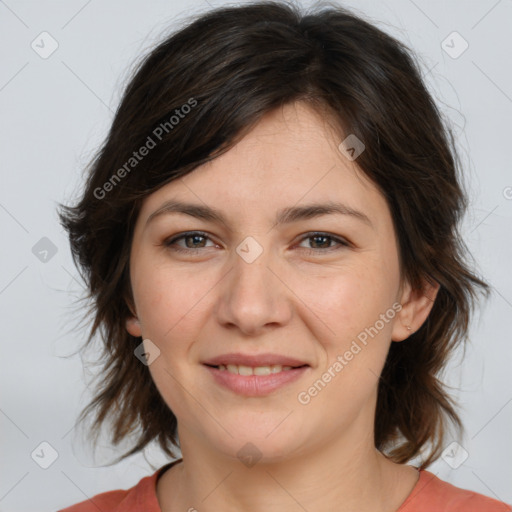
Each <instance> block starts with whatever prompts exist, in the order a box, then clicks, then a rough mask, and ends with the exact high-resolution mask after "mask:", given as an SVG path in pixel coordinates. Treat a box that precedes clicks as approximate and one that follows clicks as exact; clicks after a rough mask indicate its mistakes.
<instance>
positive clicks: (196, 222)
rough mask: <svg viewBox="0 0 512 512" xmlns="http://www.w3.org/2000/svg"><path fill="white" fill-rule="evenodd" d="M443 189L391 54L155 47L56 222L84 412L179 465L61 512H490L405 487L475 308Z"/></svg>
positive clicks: (438, 431) (380, 46) (284, 34)
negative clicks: (73, 266)
mask: <svg viewBox="0 0 512 512" xmlns="http://www.w3.org/2000/svg"><path fill="white" fill-rule="evenodd" d="M459 181H460V177H459V165H458V160H457V154H456V150H455V146H454V144H453V139H452V136H451V132H450V130H449V129H448V128H447V127H446V126H445V125H444V124H443V121H442V119H441V116H440V114H439V111H438V110H437V107H436V106H435V104H434V102H433V101H432V99H431V97H430V95H429V94H428V92H427V90H426V88H425V86H424V84H423V83H422V80H421V74H420V71H419V68H418V67H417V64H416V63H415V60H414V58H413V57H412V54H411V52H410V51H409V50H408V49H407V48H405V47H404V46H403V45H402V44H401V43H400V42H398V41H396V40H395V39H393V38H391V37H390V36H388V35H386V34H385V33H383V32H381V31H380V30H378V29H377V28H375V27H374V26H373V25H371V24H369V23H367V22H366V21H364V20H362V19H361V18H360V17H357V16H355V15H354V14H352V13H350V12H349V11H347V10H345V9H342V8H340V7H338V6H330V7H329V6H327V7H325V8H323V9H317V10H316V11H311V12H306V13H303V12H301V11H300V10H299V9H298V8H295V7H292V6H289V5H286V4H281V3H272V2H266V3H253V4H246V5H244V6H243V7H230V8H221V9H216V10H213V11H211V12H210V13H208V14H206V15H204V16H202V17H200V18H198V19H196V20H194V21H192V22H191V23H190V24H189V25H188V26H186V27H184V28H183V29H182V30H180V31H178V32H177V33H175V34H173V35H172V36H171V37H169V38H168V39H167V40H165V41H163V42H162V43H161V44H160V45H159V46H158V47H157V48H155V49H154V50H153V51H152V52H151V53H150V55H149V56H147V57H146V58H145V59H144V61H143V62H142V64H141V65H140V67H139V69H138V70H137V72H136V74H135V76H134V77H133V79H132V80H131V82H130V84H129V85H128V87H127V89H126V91H125V94H124V97H123V99H122V101H121V104H120V106H119V108H118V111H117V113H116V116H115V119H114V121H113V124H112V128H111V131H110V133H109V135H108V138H107V140H106V141H105V144H104V146H103V147H102V149H101V151H100V152H99V153H98V156H97V158H96V159H95V160H94V162H93V164H92V166H91V169H90V174H89V177H88V180H87V183H86V188H85V190H84V192H83V196H82V198H81V199H80V201H79V202H78V204H77V205H76V206H74V207H64V208H63V211H62V212H61V221H62V223H63V225H64V227H65V228H66V229H67V230H68V232H69V236H70V242H71V246H72V250H73V254H74V257H75V261H76V263H77V265H78V266H79V268H80V269H81V270H82V274H83V276H84V278H85V279H86V282H87V284H88V287H89V292H90V297H91V299H92V300H93V303H92V304H93V307H92V310H91V311H92V312H93V314H94V322H93V325H92V328H91V336H90V339H91V338H92V336H93V335H94V333H95V332H97V331H98V330H99V331H100V332H101V334H102V339H103V340H104V348H105V351H104V358H105V360H104V371H103V373H102V374H101V377H102V382H101V385H100V387H99V389H98V393H97V395H96V397H95V399H94V401H93V402H92V403H91V404H90V406H89V408H88V409H87V410H86V411H85V413H90V412H94V413H95V418H96V427H97V428H99V427H100V426H101V425H102V424H103V423H104V422H105V421H106V420H109V421H110V423H109V424H110V425H111V428H112V441H113V443H114V444H117V443H119V442H121V441H122V440H125V438H130V439H132V440H133V449H131V450H130V451H129V452H128V453H126V454H125V456H127V455H130V454H133V453H136V452H139V451H141V450H143V449H144V447H146V446H147V445H148V444H149V443H150V442H152V441H158V442H159V444H160V446H161V447H162V449H163V450H164V451H165V452H166V453H167V454H168V455H169V456H170V457H171V458H175V457H176V456H178V451H177V450H176V449H179V450H180V451H181V458H179V459H178V460H176V461H174V462H172V463H170V464H167V465H166V466H164V467H163V468H161V469H160V470H158V471H157V472H155V473H154V474H153V475H152V476H148V477H146V478H144V479H142V480H141V481H140V482H139V483H138V484H137V485H136V486H134V487H133V488H132V489H129V490H127V491H121V490H119V491H112V492H109V493H104V494H102V495H98V496H96V497H94V498H93V499H91V500H88V501H85V502H83V503H80V504H77V505H75V506H72V507H70V508H67V509H65V510H66V512H86V511H89V510H97V509H99V510H105V511H106V510H109V511H111V510H116V511H121V510H122V511H128V510H130V511H132V510H133V511H135V510H145V511H146V512H156V511H159V510H161V511H163V512H171V511H175V510H176V511H177V510H189V511H193V510H198V511H201V512H202V511H218V510H223V511H230V510H254V511H259V510H265V511H269V510H280V511H282V510H299V509H303V510H308V511H319V510H337V511H342V512H343V511H349V510H359V511H367V510H368V511H370V510H371V511H382V512H385V511H386V512H391V511H400V512H412V511H415V512H419V511H424V510H425V511H426V510H429V511H450V512H451V511H462V510H464V511H465V512H467V511H471V510H475V511H476V510H478V511H480V512H482V511H493V512H494V511H510V510H511V507H510V505H507V504H505V503H504V502H500V501H497V500H495V499H492V498H489V497H485V496H483V495H480V494H477V493H474V492H471V491H466V490H462V489H459V488H456V487H454V486H452V485H450V484H448V483H446V482H443V481H442V480H440V479H438V478H437V477H436V476H434V475H433V474H432V473H430V472H429V471H427V470H426V467H428V465H429V464H430V463H431V462H432V461H434V460H436V459H437V458H438V457H439V456H440V454H441V452H442V450H443V449H444V448H445V446H446V444H447V443H446V440H445V437H446V436H445V433H446V432H447V428H448V427H449V425H450V424H451V425H453V426H455V427H458V428H459V429H460V428H461V424H460V420H459V417H458V415H457V412H456V410H455V407H454V403H453V401H452V399H451V398H450V397H449V396H448V394H447V393H446V391H445V389H444V387H443V385H442V383H441V382H440V381H439V380H438V378H437V376H438V374H439V372H440V371H441V369H442V368H443V367H444V365H445V364H446V361H447V359H448V356H449V355H450V354H451V352H452V351H453V350H454V349H455V348H456V347H457V346H458V345H459V344H460V343H463V342H464V340H465V336H466V334H467V329H468V321H469V316H470V312H471V309H472V305H473V302H474V299H475V298H476V295H477V291H478V290H479V289H480V290H483V291H487V289H488V286H487V284H486V283H485V282H484V281H483V280H481V279H480V278H479V277H477V276H476V275H475V274H474V273H473V272H472V271H471V269H469V267H468V266H467V265H466V263H465V260H464V258H465V249H464V245H463V242H461V240H460V238H459V237H458V231H457V229H458V222H459V220H460V218H461V215H462V213H463V211H464V208H465V205H466V203H465V197H464V195H463V192H462V189H461V184H460V182H459ZM415 457H421V464H419V465H418V466H414V465H411V464H406V463H407V462H408V461H410V460H411V459H413V458H415Z"/></svg>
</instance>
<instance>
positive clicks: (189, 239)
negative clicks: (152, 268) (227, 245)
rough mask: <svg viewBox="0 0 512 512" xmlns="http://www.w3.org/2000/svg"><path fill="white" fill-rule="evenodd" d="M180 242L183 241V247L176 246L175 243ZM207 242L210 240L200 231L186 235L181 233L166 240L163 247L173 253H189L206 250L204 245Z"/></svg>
mask: <svg viewBox="0 0 512 512" xmlns="http://www.w3.org/2000/svg"><path fill="white" fill-rule="evenodd" d="M182 240H183V241H184V244H185V245H184V246H183V245H177V242H181V241H182ZM208 240H210V238H209V237H208V235H206V234H205V233H202V232H200V231H190V232H188V233H182V234H181V235H179V236H176V237H174V238H171V239H169V240H166V241H165V242H164V245H165V246H166V247H168V248H169V249H171V250H173V251H177V252H191V251H198V250H200V249H202V248H206V246H205V243H206V241H208ZM212 243H213V242H212Z"/></svg>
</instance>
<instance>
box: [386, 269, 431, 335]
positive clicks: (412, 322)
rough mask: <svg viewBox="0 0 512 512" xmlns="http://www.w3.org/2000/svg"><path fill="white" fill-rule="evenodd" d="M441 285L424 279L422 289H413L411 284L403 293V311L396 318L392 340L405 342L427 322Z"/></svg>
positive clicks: (407, 285)
mask: <svg viewBox="0 0 512 512" xmlns="http://www.w3.org/2000/svg"><path fill="white" fill-rule="evenodd" d="M439 288H440V285H439V283H438V282H436V281H434V280H432V279H426V278H425V279H423V281H422V289H421V290H418V289H412V287H411V286H410V284H409V283H407V284H406V286H405V287H404V290H403V292H402V297H401V301H400V303H401V305H402V309H401V310H400V312H399V313H398V315H397V316H396V320H395V323H394V325H393V331H392V335H391V339H392V340H393V341H403V340H405V339H407V338H408V337H409V336H410V335H411V334H413V333H415V332H416V331H417V330H418V329H419V328H420V327H421V326H422V325H423V323H424V322H425V320H426V319H427V317H428V315H429V314H430V311H431V310H432V306H433V305H434V302H435V299H436V296H437V293H438V291H439Z"/></svg>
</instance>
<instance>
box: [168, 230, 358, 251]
mask: <svg viewBox="0 0 512 512" xmlns="http://www.w3.org/2000/svg"><path fill="white" fill-rule="evenodd" d="M191 236H200V237H203V238H206V239H208V240H211V239H210V237H209V236H208V235H207V234H206V233H204V232H202V231H187V232H185V233H181V234H180V235H178V236H175V237H173V238H171V239H168V240H165V241H164V243H163V245H164V246H165V247H167V248H169V249H170V250H172V251H176V252H181V253H189V254H190V253H196V254H197V253H198V252H200V251H201V250H202V249H207V247H198V248H183V247H177V246H174V247H173V244H175V243H176V242H177V241H178V240H181V239H185V238H188V237H191ZM316 237H325V238H328V239H330V240H332V241H334V242H337V243H338V244H339V245H340V247H327V248H326V249H308V248H307V247H301V249H302V250H304V251H305V252H306V253H308V254H313V253H314V254H319V253H320V252H331V251H336V250H340V249H343V248H346V247H350V244H349V243H348V242H347V241H346V240H344V239H342V238H340V237H337V236H334V235H331V234H329V233H323V232H318V231H315V232H311V233H307V234H306V236H304V237H302V238H301V239H300V241H299V243H301V242H303V241H304V240H307V239H308V238H316Z"/></svg>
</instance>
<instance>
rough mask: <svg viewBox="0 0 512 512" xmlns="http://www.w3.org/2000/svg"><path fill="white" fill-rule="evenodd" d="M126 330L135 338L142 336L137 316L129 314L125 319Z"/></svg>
mask: <svg viewBox="0 0 512 512" xmlns="http://www.w3.org/2000/svg"><path fill="white" fill-rule="evenodd" d="M125 325H126V330H127V331H128V332H129V333H130V334H131V335H132V336H135V337H136V338H138V337H140V336H142V330H141V327H140V321H139V320H138V318H137V317H135V316H131V317H129V318H127V319H126V324H125Z"/></svg>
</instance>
